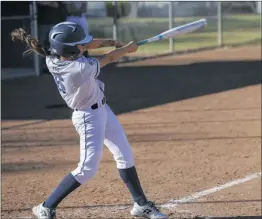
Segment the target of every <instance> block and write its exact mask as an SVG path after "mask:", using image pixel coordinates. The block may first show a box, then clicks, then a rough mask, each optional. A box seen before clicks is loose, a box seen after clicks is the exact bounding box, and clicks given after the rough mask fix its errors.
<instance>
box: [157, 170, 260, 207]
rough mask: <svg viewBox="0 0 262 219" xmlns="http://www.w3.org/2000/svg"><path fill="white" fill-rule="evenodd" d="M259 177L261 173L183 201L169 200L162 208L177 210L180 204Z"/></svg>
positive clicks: (216, 187) (193, 195)
mask: <svg viewBox="0 0 262 219" xmlns="http://www.w3.org/2000/svg"><path fill="white" fill-rule="evenodd" d="M258 177H261V172H259V173H254V174H251V175H248V176H246V177H244V178H242V179H237V180H234V181H231V182H228V183H226V184H224V185H220V186H215V187H214V188H211V189H207V190H203V191H201V192H197V193H194V194H192V195H190V196H187V197H184V198H181V199H178V200H169V201H168V202H167V203H166V204H163V205H161V206H160V207H161V208H167V209H172V208H175V207H176V206H177V205H178V204H185V203H188V202H190V201H193V200H196V199H199V198H201V197H204V196H207V195H210V194H212V193H215V192H218V191H220V190H223V189H227V188H230V187H232V186H235V185H239V184H242V183H245V182H248V181H250V180H252V179H256V178H258Z"/></svg>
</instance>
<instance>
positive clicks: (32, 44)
mask: <svg viewBox="0 0 262 219" xmlns="http://www.w3.org/2000/svg"><path fill="white" fill-rule="evenodd" d="M11 37H12V41H14V42H15V41H17V40H20V41H21V42H22V43H24V44H25V45H26V47H27V48H28V50H26V51H25V52H24V55H29V54H31V53H32V52H35V53H37V54H38V55H40V56H44V57H46V56H48V55H50V54H49V51H47V50H46V48H45V47H44V46H42V45H41V44H39V42H38V40H37V39H36V38H34V37H33V36H31V35H29V34H27V33H26V31H25V30H24V29H22V28H19V29H15V30H13V31H12V33H11Z"/></svg>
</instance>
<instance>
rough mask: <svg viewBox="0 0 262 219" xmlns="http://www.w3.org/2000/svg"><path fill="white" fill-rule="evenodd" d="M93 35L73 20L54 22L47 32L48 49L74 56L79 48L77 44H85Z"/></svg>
mask: <svg viewBox="0 0 262 219" xmlns="http://www.w3.org/2000/svg"><path fill="white" fill-rule="evenodd" d="M92 40H93V37H92V36H90V35H87V34H86V33H85V31H84V30H83V28H82V27H81V26H80V25H78V24H76V23H73V22H68V21H66V22H62V23H58V24H56V25H55V26H54V27H52V29H51V30H50V32H49V43H50V49H49V50H50V51H51V53H53V54H57V55H60V56H65V57H76V56H77V55H78V54H79V53H80V50H79V49H78V48H77V45H81V44H87V43H90V42H91V41H92Z"/></svg>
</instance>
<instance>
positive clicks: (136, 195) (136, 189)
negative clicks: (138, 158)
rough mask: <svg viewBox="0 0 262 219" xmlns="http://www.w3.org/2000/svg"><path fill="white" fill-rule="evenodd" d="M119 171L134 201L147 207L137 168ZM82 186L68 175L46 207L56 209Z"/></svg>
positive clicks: (50, 197)
mask: <svg viewBox="0 0 262 219" xmlns="http://www.w3.org/2000/svg"><path fill="white" fill-rule="evenodd" d="M118 171H119V174H120V176H121V178H122V180H123V181H124V182H125V184H126V186H127V187H128V189H129V191H130V193H131V195H132V197H133V199H134V201H135V202H137V203H138V204H139V205H145V204H146V203H147V199H146V197H145V194H144V192H143V190H142V187H141V185H140V182H139V179H138V176H137V172H136V169H135V167H131V168H128V169H118ZM80 185H81V184H80V183H79V182H78V181H77V180H76V179H75V177H74V176H73V175H72V174H71V173H70V174H68V175H67V176H65V178H64V179H63V180H62V181H61V182H60V184H59V185H58V186H57V188H56V189H55V190H54V191H53V193H52V194H51V195H50V196H49V198H48V199H47V200H46V201H45V202H44V207H46V208H52V209H54V208H56V207H57V206H58V204H59V203H60V202H61V201H62V200H63V199H64V198H65V197H66V196H67V195H69V194H70V193H71V192H73V191H74V190H75V189H77V188H78V187H79V186H80Z"/></svg>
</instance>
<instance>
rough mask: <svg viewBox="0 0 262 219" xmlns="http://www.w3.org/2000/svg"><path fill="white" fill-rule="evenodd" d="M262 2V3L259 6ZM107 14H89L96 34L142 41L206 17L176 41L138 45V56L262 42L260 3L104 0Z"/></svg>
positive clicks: (89, 20)
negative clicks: (202, 25)
mask: <svg viewBox="0 0 262 219" xmlns="http://www.w3.org/2000/svg"><path fill="white" fill-rule="evenodd" d="M259 4H260V5H259ZM104 7H105V12H106V14H107V16H105V17H99V16H98V17H88V23H89V30H90V32H91V33H92V34H93V35H94V36H95V37H106V38H112V37H113V38H116V39H118V40H120V41H124V42H128V41H131V40H133V41H139V40H143V39H147V38H150V37H153V36H155V35H157V34H159V33H161V32H163V31H166V30H168V29H170V28H171V27H176V26H179V25H183V24H186V23H189V22H191V21H196V20H199V19H201V18H203V17H204V18H206V19H207V23H208V25H207V27H206V28H204V29H202V30H199V31H197V32H194V33H190V34H185V35H183V36H179V37H177V38H175V39H173V40H162V41H158V42H154V43H150V44H147V45H144V46H141V48H139V51H138V52H137V53H136V54H135V55H145V56H147V55H149V56H150V55H155V54H159V53H168V52H174V51H184V50H191V49H198V48H207V47H216V46H223V45H235V44H249V43H260V44H261V35H260V33H261V10H260V13H259V7H261V2H260V3H259V2H242V3H240V2H238V3H235V2H105V3H104Z"/></svg>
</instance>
